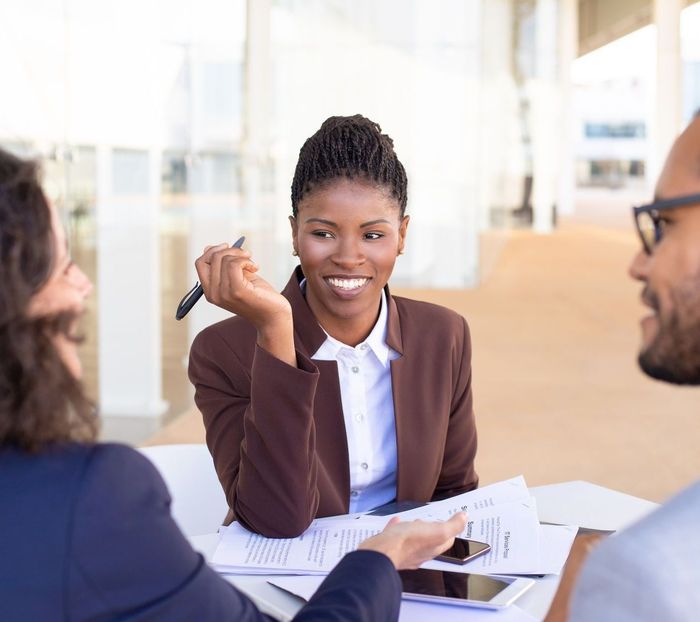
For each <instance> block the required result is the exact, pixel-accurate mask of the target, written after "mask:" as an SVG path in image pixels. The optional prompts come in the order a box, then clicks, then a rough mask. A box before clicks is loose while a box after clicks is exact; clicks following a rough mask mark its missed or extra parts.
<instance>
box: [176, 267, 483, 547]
mask: <svg viewBox="0 0 700 622" xmlns="http://www.w3.org/2000/svg"><path fill="white" fill-rule="evenodd" d="M301 278H303V274H302V272H301V268H297V269H296V271H295V273H294V274H293V275H292V278H291V279H290V280H289V283H288V284H287V286H286V287H285V289H284V291H283V292H282V293H283V295H284V296H285V297H286V298H287V299H288V300H289V302H290V304H291V307H292V313H293V316H294V341H295V346H296V353H297V365H298V368H294V367H292V366H290V365H287V364H285V363H283V362H282V361H280V360H279V359H277V358H275V357H273V356H272V355H270V354H269V353H268V352H266V351H265V350H263V349H262V348H259V347H258V346H257V345H256V338H257V334H256V330H255V328H254V327H253V326H252V325H251V324H250V323H249V322H248V321H247V320H245V319H243V318H241V317H232V318H229V319H227V320H224V321H223V322H219V323H218V324H214V325H212V326H209V327H208V328H206V329H205V330H203V331H202V332H201V333H200V334H199V335H198V336H197V338H196V339H195V341H194V343H193V344H192V349H191V351H190V365H189V376H190V380H191V381H192V383H193V384H194V386H195V402H196V403H197V406H198V407H199V409H200V411H201V412H202V415H203V417H204V425H205V427H206V438H207V444H208V446H209V449H210V451H211V453H212V456H213V457H214V465H215V467H216V471H217V473H218V475H219V480H220V481H221V484H222V486H223V488H224V492H225V493H226V497H227V499H228V503H229V507H230V508H231V510H232V512H229V516H228V517H227V519H226V522H227V524H228V523H229V522H231V520H233V518H234V517H235V518H236V519H237V520H238V521H240V522H241V523H242V524H244V525H245V526H246V527H248V528H249V529H251V530H253V531H257V532H259V533H262V534H264V535H268V536H278V537H290V536H296V535H298V534H300V533H301V532H302V531H304V530H305V529H306V528H307V527H308V526H309V524H310V523H311V521H312V520H313V519H314V518H315V517H317V516H333V515H336V514H345V513H347V511H348V508H349V499H350V473H349V466H348V448H347V440H346V434H345V424H344V420H343V409H342V402H341V397H340V385H339V381H338V369H337V364H336V362H335V361H312V360H311V359H310V358H309V357H310V356H312V355H313V354H314V353H315V352H316V350H318V348H319V347H320V346H321V344H322V343H323V342H324V341H325V339H326V334H325V333H324V331H323V329H322V328H321V327H320V326H319V324H318V322H317V321H316V318H315V317H314V315H313V313H312V312H311V310H310V309H309V307H308V305H307V304H306V300H305V298H304V296H303V294H302V292H301V289H300V287H299V282H300V279H301ZM386 293H387V300H388V307H389V309H388V326H387V337H386V341H387V344H388V345H389V346H390V347H391V348H393V349H394V350H396V351H397V352H398V353H399V354H400V355H401V356H400V357H399V358H398V359H396V360H394V361H392V362H391V381H392V391H393V397H394V411H395V419H396V442H397V446H398V447H397V449H398V474H397V499H398V500H413V501H430V500H432V499H437V498H441V497H446V496H450V495H455V494H459V493H462V492H465V491H467V490H471V489H473V488H476V486H477V483H478V479H477V475H476V472H475V471H474V456H475V454H476V427H475V425H474V412H473V410H472V388H471V387H472V385H471V378H472V374H471V343H470V338H469V328H468V327H467V323H466V321H465V320H464V318H463V317H462V316H460V315H457V314H456V313H454V312H453V311H450V310H448V309H445V308H444V307H439V306H437V305H433V304H429V303H426V302H418V301H415V300H409V299H406V298H399V297H394V296H391V295H390V294H389V290H388V288H387V290H386Z"/></svg>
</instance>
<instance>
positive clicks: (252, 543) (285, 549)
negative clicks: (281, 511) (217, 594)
mask: <svg viewBox="0 0 700 622" xmlns="http://www.w3.org/2000/svg"><path fill="white" fill-rule="evenodd" d="M386 523H387V519H386V518H370V517H368V518H365V519H363V520H362V521H361V522H360V521H359V520H357V519H353V518H345V517H343V518H331V519H329V518H321V519H316V520H315V521H314V522H313V523H311V526H310V527H309V528H308V529H307V530H306V531H305V532H304V533H303V534H302V535H300V536H299V537H298V538H264V537H263V536H260V535H258V534H255V533H252V532H250V531H247V530H246V529H244V528H243V527H241V526H240V525H239V524H238V523H233V524H232V525H231V526H229V527H228V528H226V530H225V531H224V533H223V534H222V536H221V539H220V540H219V545H218V546H217V548H216V551H215V552H214V556H213V558H212V565H213V566H214V567H215V568H216V569H217V570H219V571H220V572H226V573H240V574H328V573H329V572H330V571H331V570H332V569H333V568H334V567H335V565H336V564H337V563H338V562H339V561H340V560H341V559H342V557H343V556H344V555H345V554H346V553H349V552H350V551H354V550H355V549H356V548H357V547H358V546H359V544H360V542H362V541H363V540H366V539H367V538H369V537H371V536H373V535H375V534H377V533H379V532H380V531H381V530H382V529H384V526H385V525H386Z"/></svg>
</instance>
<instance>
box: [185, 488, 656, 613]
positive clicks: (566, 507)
mask: <svg viewBox="0 0 700 622" xmlns="http://www.w3.org/2000/svg"><path fill="white" fill-rule="evenodd" d="M530 492H531V493H532V495H533V496H534V497H535V498H536V499H537V511H538V514H539V518H540V521H542V522H548V523H558V524H566V525H580V526H582V527H587V528H591V529H599V530H603V531H617V530H619V529H622V528H624V527H626V526H627V525H629V524H630V523H632V522H634V521H636V520H638V519H639V518H641V517H642V516H644V515H645V514H647V513H649V512H650V511H652V510H653V509H654V508H656V507H657V504H655V503H652V502H651V501H645V500H644V499H640V498H638V497H633V496H631V495H627V494H624V493H621V492H617V491H615V490H611V489H609V488H603V487H602V486H596V485H595V484H591V483H589V482H583V481H574V482H564V483H561V484H551V485H548V486H538V487H536V488H531V489H530ZM218 537H219V536H218V534H207V535H204V536H193V537H191V538H190V542H191V543H192V546H193V547H194V548H195V549H197V550H198V551H200V552H201V553H202V554H203V555H204V557H205V558H206V559H211V556H212V555H213V553H214V549H215V548H216V544H217V542H218ZM226 579H227V580H228V581H230V582H231V583H233V584H234V585H235V586H236V587H237V588H238V589H240V590H241V591H242V592H245V593H246V594H247V595H248V596H249V597H250V598H251V599H252V600H253V601H254V602H255V603H256V604H257V605H258V607H259V608H260V609H261V610H262V611H264V612H265V613H267V614H268V615H271V616H273V617H276V618H277V619H279V620H283V621H286V620H291V619H292V617H293V616H294V614H295V613H296V612H297V611H298V610H299V609H300V608H301V606H302V603H301V600H300V599H298V598H296V597H294V596H292V595H290V594H287V593H286V592H284V591H282V590H280V589H278V588H276V587H274V586H272V585H270V584H269V583H267V577H265V576H260V575H256V576H246V575H236V576H227V577H226ZM558 585H559V577H558V576H552V575H550V576H546V577H543V578H541V579H537V583H536V585H535V586H534V587H533V588H532V589H531V590H529V591H528V592H527V593H526V594H525V595H524V596H523V597H522V598H520V599H518V603H517V604H518V606H519V607H520V608H521V609H523V610H525V611H527V612H528V613H529V614H531V615H532V616H534V617H535V618H537V619H538V620H541V619H542V618H544V616H545V614H546V613H547V610H548V609H549V605H550V603H551V602H552V598H553V597H554V593H555V592H556V590H557V586H558Z"/></svg>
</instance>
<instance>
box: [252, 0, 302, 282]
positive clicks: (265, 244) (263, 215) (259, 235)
mask: <svg viewBox="0 0 700 622" xmlns="http://www.w3.org/2000/svg"><path fill="white" fill-rule="evenodd" d="M271 5H272V3H271V0H248V2H247V15H246V42H245V56H244V61H243V62H244V66H243V76H244V85H243V128H242V129H243V140H242V141H241V156H242V167H243V168H242V184H243V187H242V206H243V213H244V215H245V218H246V220H247V222H248V224H249V233H250V234H251V235H250V240H249V248H250V250H251V251H252V252H253V253H254V257H255V260H256V261H257V262H258V263H259V264H260V266H261V269H262V274H263V275H264V277H265V278H267V279H268V280H271V281H273V282H274V281H276V280H279V277H282V278H284V280H285V281H286V277H287V276H288V275H286V274H282V275H280V274H277V273H276V267H277V266H276V264H275V262H274V259H275V256H276V247H275V230H276V228H277V227H278V226H279V225H280V223H279V222H277V219H276V216H277V213H276V210H275V203H274V200H273V197H274V194H273V193H272V192H263V189H262V182H263V176H262V173H263V169H265V168H266V167H268V166H269V161H270V157H271V153H270V135H269V130H268V128H269V126H270V118H271V115H270V97H271V95H270V93H271V90H272V88H271V81H272V60H271V49H270V48H271V40H270V19H271V10H272V6H271ZM290 212H291V210H290ZM281 224H286V223H281ZM290 247H291V244H290ZM280 263H281V262H280ZM284 271H285V272H286V266H285V269H284Z"/></svg>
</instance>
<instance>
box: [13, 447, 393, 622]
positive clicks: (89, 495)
mask: <svg viewBox="0 0 700 622" xmlns="http://www.w3.org/2000/svg"><path fill="white" fill-rule="evenodd" d="M400 592H401V587H400V583H399V579H398V574H397V573H396V571H395V570H394V567H393V565H392V564H391V562H390V561H389V559H388V558H387V557H385V556H384V555H381V554H379V553H375V552H373V551H357V552H355V553H351V554H350V555H348V556H346V557H345V558H344V560H343V561H341V563H340V564H339V565H338V566H337V567H336V569H335V570H334V571H333V572H332V573H331V575H329V577H328V578H327V579H326V581H325V582H324V583H323V585H322V586H321V589H320V590H319V592H317V594H316V595H315V596H314V598H313V599H312V600H311V602H310V603H309V604H308V605H307V606H306V607H304V608H303V609H302V610H301V611H300V613H299V615H298V616H297V617H296V618H295V620H300V621H301V620H305V621H312V620H314V621H317V620H329V619H333V620H346V621H348V622H349V621H350V620H365V621H367V622H369V621H371V620H372V621H377V622H379V621H383V620H396V619H397V617H398V611H399V603H400ZM0 620H2V621H3V622H20V621H21V622H30V621H31V622H35V621H36V622H39V621H41V622H51V621H54V620H56V621H58V620H61V621H66V622H68V621H82V620H92V621H95V622H105V621H108V620H120V621H131V622H134V621H146V620H149V621H153V620H168V621H171V620H172V621H178V620H182V621H183V622H184V621H187V622H192V621H193V620H197V621H198V622H200V621H203V622H207V621H210V620H237V621H238V620H240V621H244V622H252V621H262V620H269V618H268V617H267V616H264V615H263V614H261V613H260V612H259V611H258V609H257V608H256V607H255V605H254V604H253V603H252V602H251V601H250V600H249V599H248V598H246V597H245V596H244V595H243V594H241V593H240V592H238V591H237V590H236V589H235V588H234V587H233V586H231V585H230V584H228V583H226V582H225V581H224V580H223V579H221V578H220V577H219V576H218V575H217V574H216V573H215V572H213V571H212V570H211V569H210V568H209V567H208V566H207V565H206V564H205V563H204V561H203V559H202V557H201V555H199V554H197V553H195V552H194V551H193V550H192V548H191V547H190V545H189V544H188V542H187V540H185V538H184V537H183V535H182V533H180V531H179V529H178V528H177V526H176V525H175V523H174V521H173V520H172V518H171V516H170V498H169V496H168V493H167V491H166V489H165V485H164V483H163V480H162V479H161V477H160V475H159V474H158V473H157V471H156V470H155V469H154V468H153V466H152V465H151V464H150V462H148V460H147V459H146V458H144V457H143V456H141V455H140V454H139V453H137V452H135V451H134V450H132V449H129V448H128V447H124V446H121V445H78V444H73V445H65V446H62V447H56V448H54V449H52V450H49V451H45V452H43V453H40V454H38V455H34V454H28V453H26V452H23V451H19V450H15V449H8V448H0Z"/></svg>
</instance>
